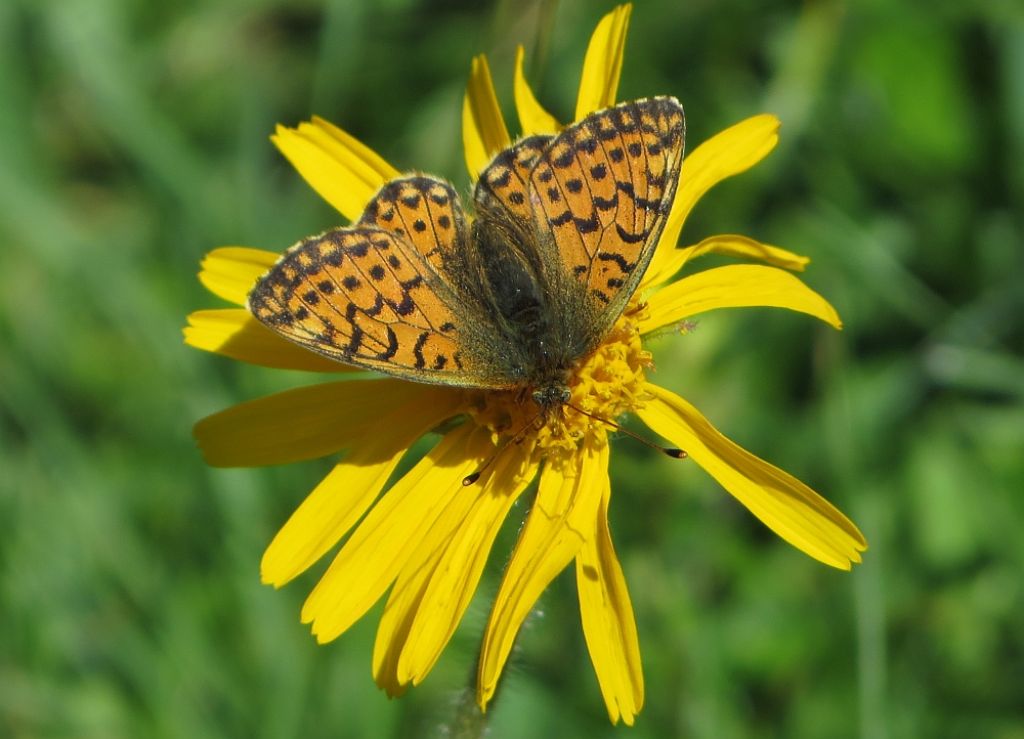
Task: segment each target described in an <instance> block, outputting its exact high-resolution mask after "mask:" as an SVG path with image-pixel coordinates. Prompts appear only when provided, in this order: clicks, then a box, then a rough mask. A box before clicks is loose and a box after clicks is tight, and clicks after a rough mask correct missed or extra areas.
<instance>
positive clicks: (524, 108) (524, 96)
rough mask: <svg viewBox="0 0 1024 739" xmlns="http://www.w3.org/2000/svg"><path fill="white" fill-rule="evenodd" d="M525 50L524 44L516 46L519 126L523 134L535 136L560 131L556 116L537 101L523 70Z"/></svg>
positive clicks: (515, 86)
mask: <svg viewBox="0 0 1024 739" xmlns="http://www.w3.org/2000/svg"><path fill="white" fill-rule="evenodd" d="M524 56H525V52H524V51H523V47H522V46H518V47H516V71H515V82H514V90H515V96H516V112H518V113H519V126H520V128H522V129H523V136H533V135H535V134H540V133H558V131H559V130H561V128H562V127H561V126H560V125H559V123H558V121H557V120H555V117H554V116H553V115H551V114H550V113H548V112H547V111H546V110H544V108H543V107H542V106H541V104H540V103H538V102H537V98H536V97H534V95H533V90H531V89H530V84H529V83H528V82H527V81H526V73H525V72H524V71H523V57H524Z"/></svg>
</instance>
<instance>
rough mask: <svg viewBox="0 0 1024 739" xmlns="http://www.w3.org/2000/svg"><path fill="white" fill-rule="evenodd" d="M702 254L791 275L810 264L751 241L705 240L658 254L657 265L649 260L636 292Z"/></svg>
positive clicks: (729, 237)
mask: <svg viewBox="0 0 1024 739" xmlns="http://www.w3.org/2000/svg"><path fill="white" fill-rule="evenodd" d="M704 254H723V255H725V256H728V257H737V258H740V259H757V260H759V261H762V262H766V263H768V264H770V265H772V266H773V267H782V268H783V269H790V270H793V271H794V272H803V270H804V267H806V266H807V265H808V264H809V263H810V261H811V260H810V259H808V258H807V257H804V256H801V255H799V254H794V253H793V252H791V251H788V250H786V249H781V248H779V247H777V246H771V245H769V244H762V243H761V242H760V241H754V239H751V238H747V237H746V236H740V235H738V234H721V235H718V236H709V237H708V238H706V239H704V240H703V241H701V242H700V243H699V244H694V245H693V246H686V247H683V248H681V249H666V250H664V251H661V252H659V253H658V256H659V257H661V258H660V259H658V260H657V261H653V260H652V262H651V266H650V267H648V268H647V272H646V273H645V274H644V278H643V280H642V281H641V283H640V290H641V291H642V290H647V289H650V288H652V287H654V286H655V285H660V284H661V283H663V282H665V281H666V280H668V279H670V278H672V277H674V276H675V275H676V273H677V272H679V270H681V269H682V268H683V265H685V264H686V263H687V262H688V261H690V260H691V259H694V258H696V257H699V256H703V255H704Z"/></svg>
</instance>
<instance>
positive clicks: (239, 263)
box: [199, 246, 281, 307]
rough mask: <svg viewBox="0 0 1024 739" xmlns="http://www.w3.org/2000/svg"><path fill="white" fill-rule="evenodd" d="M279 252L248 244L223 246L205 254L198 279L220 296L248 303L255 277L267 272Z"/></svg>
mask: <svg viewBox="0 0 1024 739" xmlns="http://www.w3.org/2000/svg"><path fill="white" fill-rule="evenodd" d="M280 256H281V255H280V254H275V253H274V252H272V251H264V250H263V249H250V248H248V247H245V246H223V247H221V248H219V249H214V250H213V251H211V252H210V253H208V254H207V255H206V256H205V257H203V262H202V265H201V267H202V269H201V270H200V272H199V281H200V282H201V283H203V286H204V287H205V288H206V289H207V290H209V291H210V292H212V293H213V294H214V295H216V296H217V297H219V298H224V300H227V301H229V302H231V303H234V304H235V305H241V306H243V307H244V306H245V305H246V303H247V302H248V299H249V291H250V290H252V287H253V285H254V284H255V283H256V280H257V279H259V278H260V277H262V276H263V275H264V274H266V272H267V270H269V269H270V268H271V267H273V266H274V264H275V263H276V262H277V260H278V259H279V258H280Z"/></svg>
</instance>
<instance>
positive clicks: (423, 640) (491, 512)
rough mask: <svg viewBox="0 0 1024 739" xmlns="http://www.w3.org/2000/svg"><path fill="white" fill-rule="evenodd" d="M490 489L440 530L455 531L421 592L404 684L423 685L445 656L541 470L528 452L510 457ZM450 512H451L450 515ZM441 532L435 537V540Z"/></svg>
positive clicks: (404, 660)
mask: <svg viewBox="0 0 1024 739" xmlns="http://www.w3.org/2000/svg"><path fill="white" fill-rule="evenodd" d="M496 467H497V469H495V470H494V472H493V474H492V475H491V476H490V478H489V480H488V483H487V485H486V486H485V487H484V488H482V489H481V490H479V491H478V492H477V495H476V499H475V500H474V502H473V505H472V506H471V507H470V509H469V510H468V511H466V512H465V513H463V514H462V515H460V516H459V517H458V518H457V519H455V520H454V521H452V517H449V519H448V521H439V522H438V523H439V526H438V529H439V530H440V531H442V532H443V531H445V530H447V529H449V527H453V526H454V530H453V533H452V535H451V536H450V537H447V536H446V537H445V539H449V538H450V541H448V542H447V543H446V546H445V547H444V554H443V555H442V556H441V559H440V560H439V561H438V563H437V566H436V568H435V570H434V575H433V576H432V577H431V578H430V583H429V585H428V586H427V588H426V590H425V591H424V593H423V605H422V606H421V607H420V608H419V609H417V611H416V615H415V617H414V619H413V623H412V625H411V626H410V628H409V634H408V640H407V643H406V645H405V648H404V649H403V650H402V655H401V657H400V659H399V662H398V671H397V676H398V679H399V680H400V681H401V682H411V683H412V684H413V685H417V684H419V683H420V682H421V681H422V680H423V678H425V677H426V676H427V674H428V673H429V672H430V670H431V668H432V667H433V666H434V664H435V663H436V662H437V659H438V657H440V656H441V651H442V650H443V649H444V647H445V646H446V645H447V644H448V641H449V640H450V639H451V638H452V635H453V634H454V633H455V628H456V627H457V626H458V625H459V621H461V620H462V615H463V614H464V613H465V612H466V608H467V607H468V606H469V602H470V600H471V599H472V597H473V593H475V592H476V587H477V584H478V583H479V581H480V576H481V574H483V570H484V565H485V564H486V563H487V556H488V555H489V554H490V551H491V546H492V545H493V544H494V538H495V537H496V536H497V535H498V530H499V529H500V528H501V525H502V523H503V522H504V520H505V517H506V516H507V515H508V511H509V509H510V508H511V507H512V504H513V503H515V501H516V500H517V499H518V497H519V495H520V493H522V492H523V490H525V489H526V487H527V486H528V485H529V484H530V483H531V482H532V481H533V478H534V477H535V476H536V474H537V468H538V465H537V463H536V462H532V461H531V460H530V454H529V449H526V448H523V447H518V448H517V449H515V450H511V451H509V452H506V453H505V454H504V455H503V456H502V458H501V459H500V460H499V461H498V462H497V463H496ZM446 513H447V512H446ZM437 533H438V532H433V538H434V540H435V541H436V540H437Z"/></svg>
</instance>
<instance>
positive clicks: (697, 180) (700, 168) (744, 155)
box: [648, 113, 779, 271]
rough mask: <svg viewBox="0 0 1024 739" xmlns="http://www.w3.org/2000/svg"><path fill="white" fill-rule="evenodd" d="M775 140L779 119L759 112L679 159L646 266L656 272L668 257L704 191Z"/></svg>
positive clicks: (745, 166)
mask: <svg viewBox="0 0 1024 739" xmlns="http://www.w3.org/2000/svg"><path fill="white" fill-rule="evenodd" d="M778 142H779V119H778V118H776V117H775V116H773V115H768V114H766V113H763V114H761V115H756V116H754V117H753V118H748V119H746V120H745V121H741V122H739V123H737V124H736V125H734V126H731V127H729V128H727V129H725V130H724V131H722V132H721V133H719V134H716V135H715V136H712V137H711V138H710V139H708V140H707V141H705V142H704V143H703V144H701V145H700V146H698V147H697V148H696V149H694V150H693V152H692V153H690V154H689V155H688V156H687V157H686V158H685V159H683V165H682V168H681V169H680V171H679V187H678V188H677V189H676V196H675V200H674V201H673V202H672V209H671V210H670V211H669V214H668V220H667V221H666V223H665V230H664V231H663V232H662V234H661V238H660V239H659V240H658V251H657V252H655V255H654V259H653V260H652V261H651V265H650V267H649V268H648V269H649V270H651V269H653V270H655V271H658V270H659V269H661V267H660V265H659V262H660V261H661V260H662V259H668V258H670V256H671V253H672V252H673V251H674V250H675V247H676V244H677V243H679V234H680V233H681V232H682V230H683V223H684V222H685V221H686V217H687V216H688V215H689V214H690V211H691V210H693V206H694V205H695V204H696V202H697V201H698V200H700V199H701V198H702V197H703V196H704V193H706V192H707V191H708V190H710V189H711V188H712V187H714V186H715V185H717V184H718V183H719V182H721V181H722V180H724V179H726V178H728V177H732V176H733V175H735V174H739V173H740V172H744V171H746V170H748V169H750V168H751V167H753V166H754V165H755V164H757V163H758V162H759V161H761V160H762V159H764V158H765V157H766V156H768V154H769V153H770V152H771V150H772V149H774V148H775V145H776V144H777V143H778Z"/></svg>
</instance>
